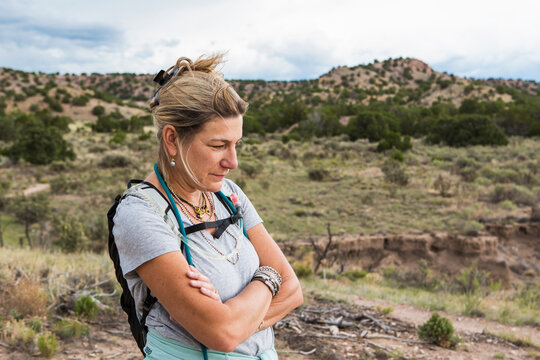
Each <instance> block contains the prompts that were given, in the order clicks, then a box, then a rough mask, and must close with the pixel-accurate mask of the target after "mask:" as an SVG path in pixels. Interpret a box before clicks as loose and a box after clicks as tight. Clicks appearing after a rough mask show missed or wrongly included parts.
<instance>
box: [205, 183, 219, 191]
mask: <svg viewBox="0 0 540 360" xmlns="http://www.w3.org/2000/svg"><path fill="white" fill-rule="evenodd" d="M222 186H223V181H216V182H213V183H211V184H207V185H206V188H207V189H208V191H210V192H216V191H219V190H221V187H222Z"/></svg>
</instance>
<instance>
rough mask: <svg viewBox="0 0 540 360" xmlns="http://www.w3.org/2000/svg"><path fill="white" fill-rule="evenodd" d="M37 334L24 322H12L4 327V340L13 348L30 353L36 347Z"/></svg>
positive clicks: (8, 322)
mask: <svg viewBox="0 0 540 360" xmlns="http://www.w3.org/2000/svg"><path fill="white" fill-rule="evenodd" d="M35 337H36V332H35V331H34V330H32V329H31V328H29V327H28V326H26V324H25V323H24V321H22V320H10V321H7V322H6V323H5V324H3V326H2V338H3V340H4V341H5V342H6V343H7V344H8V345H9V346H11V347H14V348H20V349H22V350H26V351H29V350H31V349H32V347H33V346H34V341H35Z"/></svg>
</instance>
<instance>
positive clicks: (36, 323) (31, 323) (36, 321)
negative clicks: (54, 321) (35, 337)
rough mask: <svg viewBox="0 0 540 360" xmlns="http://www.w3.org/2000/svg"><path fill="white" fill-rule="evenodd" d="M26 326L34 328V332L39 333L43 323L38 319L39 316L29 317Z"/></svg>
mask: <svg viewBox="0 0 540 360" xmlns="http://www.w3.org/2000/svg"><path fill="white" fill-rule="evenodd" d="M28 327H29V328H30V329H32V330H34V331H35V332H37V333H40V332H41V329H42V327H43V324H42V323H41V320H39V318H33V319H30V321H28Z"/></svg>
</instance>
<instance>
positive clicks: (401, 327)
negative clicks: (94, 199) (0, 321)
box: [0, 294, 540, 360]
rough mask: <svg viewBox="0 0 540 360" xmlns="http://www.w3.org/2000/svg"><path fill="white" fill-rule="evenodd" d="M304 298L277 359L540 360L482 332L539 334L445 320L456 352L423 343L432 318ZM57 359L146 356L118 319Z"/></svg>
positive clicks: (363, 302) (539, 335) (2, 352)
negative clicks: (422, 332) (422, 328)
mask: <svg viewBox="0 0 540 360" xmlns="http://www.w3.org/2000/svg"><path fill="white" fill-rule="evenodd" d="M306 295H307V296H306V303H305V305H304V306H302V307H301V308H300V309H297V310H295V311H294V312H292V313H291V314H290V315H289V316H287V317H286V318H285V319H283V320H282V321H281V322H279V323H277V324H276V325H275V326H274V329H275V334H276V348H277V350H278V354H279V357H280V359H288V360H303V359H305V360H308V359H309V360H312V359H321V360H327V359H328V360H334V359H336V360H339V359H494V358H495V359H497V358H499V359H516V360H517V359H540V349H535V348H530V347H519V346H517V345H514V344H512V343H509V342H508V341H506V340H504V339H501V338H498V337H496V336H493V335H490V334H488V333H486V331H485V330H486V329H487V330H490V331H492V332H498V331H504V332H508V333H512V332H513V333H516V334H518V335H520V336H525V337H529V338H530V339H531V340H532V341H533V342H536V343H538V342H540V328H533V327H527V326H508V325H503V324H500V323H496V322H493V321H487V320H484V319H476V318H474V319H473V318H467V317H464V316H461V315H460V316H457V315H447V314H443V313H441V315H443V316H445V317H448V318H450V319H451V320H452V323H453V324H454V328H455V331H456V333H457V335H459V336H460V337H461V338H462V339H463V341H462V342H461V343H460V344H459V345H458V346H457V347H456V348H455V349H444V348H441V347H439V346H436V345H433V344H427V343H425V342H423V341H421V340H420V339H419V338H418V335H417V328H418V326H419V325H420V324H422V323H423V322H425V321H426V320H427V319H428V318H429V317H430V315H431V313H430V312H429V311H424V310H420V309H418V308H415V307H413V306H410V305H401V304H394V303H390V302H388V301H380V300H367V299H363V298H360V297H358V298H356V299H351V300H352V301H349V302H348V303H344V302H336V301H330V300H327V299H321V298H317V297H313V296H311V295H310V294H306ZM387 306H392V307H393V308H394V310H393V311H392V313H391V314H390V315H387V316H385V315H382V314H381V313H379V312H378V311H377V310H376V307H379V308H381V307H387ZM0 357H1V358H3V359H13V360H22V359H28V358H39V354H38V352H37V350H36V353H35V354H28V353H22V352H17V351H9V350H8V349H7V348H5V347H2V346H0ZM54 358H55V359H61V360H76V359H85V360H86V359H121V360H130V359H141V358H142V355H141V354H140V352H139V350H138V348H137V346H136V344H135V342H134V340H132V338H131V334H130V332H129V327H128V324H127V321H126V320H124V318H123V316H122V314H121V313H120V312H119V313H118V314H114V315H110V316H109V317H101V318H100V319H99V320H98V321H96V322H94V323H92V324H91V332H90V334H89V335H88V336H85V337H84V338H82V339H78V340H74V341H72V342H69V343H63V344H62V345H61V348H60V349H59V351H58V354H57V355H56V356H55V357H54Z"/></svg>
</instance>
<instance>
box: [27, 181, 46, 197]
mask: <svg viewBox="0 0 540 360" xmlns="http://www.w3.org/2000/svg"><path fill="white" fill-rule="evenodd" d="M50 188H51V185H50V184H35V185H32V186H31V187H29V188H28V189H26V190H24V191H23V194H24V196H29V195H32V194H35V193H38V192H41V191H45V190H49V189H50Z"/></svg>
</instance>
